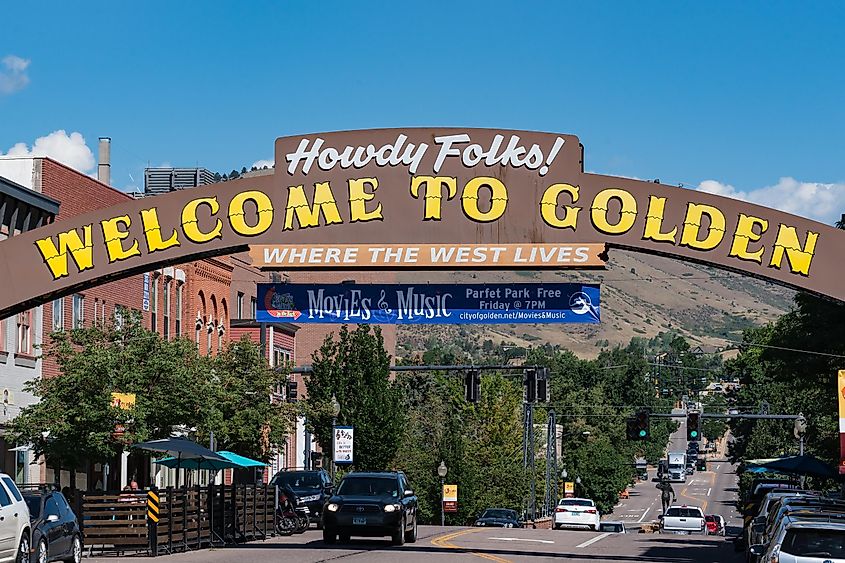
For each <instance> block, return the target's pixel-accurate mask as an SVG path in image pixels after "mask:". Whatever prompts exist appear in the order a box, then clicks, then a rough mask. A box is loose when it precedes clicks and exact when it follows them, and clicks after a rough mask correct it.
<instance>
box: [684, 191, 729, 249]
mask: <svg viewBox="0 0 845 563" xmlns="http://www.w3.org/2000/svg"><path fill="white" fill-rule="evenodd" d="M705 215H706V216H707V217H708V218H709V219H710V227H709V228H708V230H707V236H706V237H704V239H703V240H698V235H699V233H700V231H701V219H702V218H703V217H704V216H705ZM724 236H725V214H724V213H722V212H721V211H719V210H718V209H716V208H715V207H713V206H712V205H699V204H697V203H688V204H687V214H686V216H685V217H684V230H683V231H681V242H680V244H681V246H689V247H690V248H695V249H698V250H713V249H714V248H716V247H717V246H719V243H720V242H722V238H724Z"/></svg>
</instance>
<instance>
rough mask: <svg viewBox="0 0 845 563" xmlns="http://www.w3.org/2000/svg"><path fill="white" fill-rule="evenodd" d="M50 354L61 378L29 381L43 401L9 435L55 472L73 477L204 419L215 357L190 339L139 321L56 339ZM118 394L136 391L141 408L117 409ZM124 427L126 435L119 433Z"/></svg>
mask: <svg viewBox="0 0 845 563" xmlns="http://www.w3.org/2000/svg"><path fill="white" fill-rule="evenodd" d="M43 354H44V356H46V357H50V358H53V359H55V360H56V362H57V363H58V366H59V369H60V371H61V375H59V376H57V377H51V378H39V379H33V380H31V381H29V382H27V384H26V385H25V389H26V390H27V391H28V392H30V393H32V394H33V395H35V396H36V397H38V398H39V399H40V401H39V402H38V403H35V404H33V405H30V406H28V407H25V408H23V409H21V413H20V414H19V415H18V416H17V417H16V418H15V419H13V421H12V422H11V423H10V425H9V433H10V435H11V439H12V440H13V441H15V442H17V443H30V444H32V445H33V448H34V451H35V454H36V455H42V454H43V455H45V456H46V459H47V462H48V463H49V464H50V465H52V466H53V467H63V468H66V469H70V470H71V471H72V472H73V471H75V469H76V468H78V467H80V466H82V465H83V464H84V463H85V462H87V461H89V460H90V461H94V462H97V461H105V460H107V459H109V458H111V457H112V456H114V455H116V454H117V453H118V452H119V451H120V450H121V449H122V448H123V447H124V445H125V444H129V443H134V442H138V441H143V440H147V439H152V438H160V437H164V436H167V435H169V434H170V432H171V430H172V428H173V427H174V426H176V425H184V426H189V427H193V426H196V425H197V424H198V423H199V422H200V421H201V420H202V418H203V410H204V408H205V405H206V403H207V397H208V394H207V386H206V382H205V380H204V374H205V373H206V372H207V366H208V363H207V359H206V358H204V357H202V356H200V355H199V354H198V353H197V349H196V346H195V345H193V344H192V343H191V342H189V341H187V340H183V339H176V340H163V339H162V338H161V337H160V336H159V335H158V334H156V333H153V332H150V331H148V330H146V329H144V328H143V327H142V326H141V324H140V319H139V318H138V317H137V316H131V317H128V318H124V319H123V321H122V322H121V324H120V326H115V325H114V324H109V325H105V326H104V325H99V324H97V325H94V326H92V327H88V328H82V329H74V330H71V331H61V332H56V333H53V334H52V335H51V337H50V338H49V339H48V344H47V345H46V346H45V347H44V350H43ZM112 392H123V393H135V394H136V397H137V400H136V403H135V406H134V407H132V408H130V409H128V410H122V409H118V408H114V407H112V406H111V402H112V397H111V393H112ZM117 425H120V426H122V427H123V429H124V431H125V433H124V434H123V435H115V429H116V426H117ZM71 482H73V480H72V481H71Z"/></svg>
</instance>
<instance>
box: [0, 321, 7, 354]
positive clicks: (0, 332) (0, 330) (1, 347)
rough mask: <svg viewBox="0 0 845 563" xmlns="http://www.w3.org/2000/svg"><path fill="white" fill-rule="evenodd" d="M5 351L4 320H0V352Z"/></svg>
mask: <svg viewBox="0 0 845 563" xmlns="http://www.w3.org/2000/svg"><path fill="white" fill-rule="evenodd" d="M5 350H6V319H0V352H4V351H5Z"/></svg>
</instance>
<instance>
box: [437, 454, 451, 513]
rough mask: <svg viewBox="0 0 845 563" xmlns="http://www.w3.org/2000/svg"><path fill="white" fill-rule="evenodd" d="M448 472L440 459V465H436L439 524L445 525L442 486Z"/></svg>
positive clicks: (444, 483)
mask: <svg viewBox="0 0 845 563" xmlns="http://www.w3.org/2000/svg"><path fill="white" fill-rule="evenodd" d="M448 472H449V468H448V467H446V464H445V463H444V462H443V460H440V465H439V466H438V467H437V474H438V475H440V525H441V526H445V525H446V511H445V506H444V505H445V503H444V502H443V487H444V486H445V485H446V473H448Z"/></svg>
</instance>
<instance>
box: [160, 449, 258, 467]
mask: <svg viewBox="0 0 845 563" xmlns="http://www.w3.org/2000/svg"><path fill="white" fill-rule="evenodd" d="M215 453H216V454H218V455H219V456H220V457H221V458H222V459H204V458H195V459H187V460H186V459H183V460H181V463H180V461H179V460H178V459H177V458H175V457H165V458H162V459H158V460H156V461H155V463H158V464H161V465H164V466H165V467H170V468H175V467H181V468H182V469H207V470H210V471H219V470H220V469H245V468H248V467H264V466H266V465H267V464H266V463H263V462H261V461H258V460H255V459H250V458H248V457H244V456H242V455H238V454H236V453H234V452H226V451H222V452H215Z"/></svg>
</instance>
